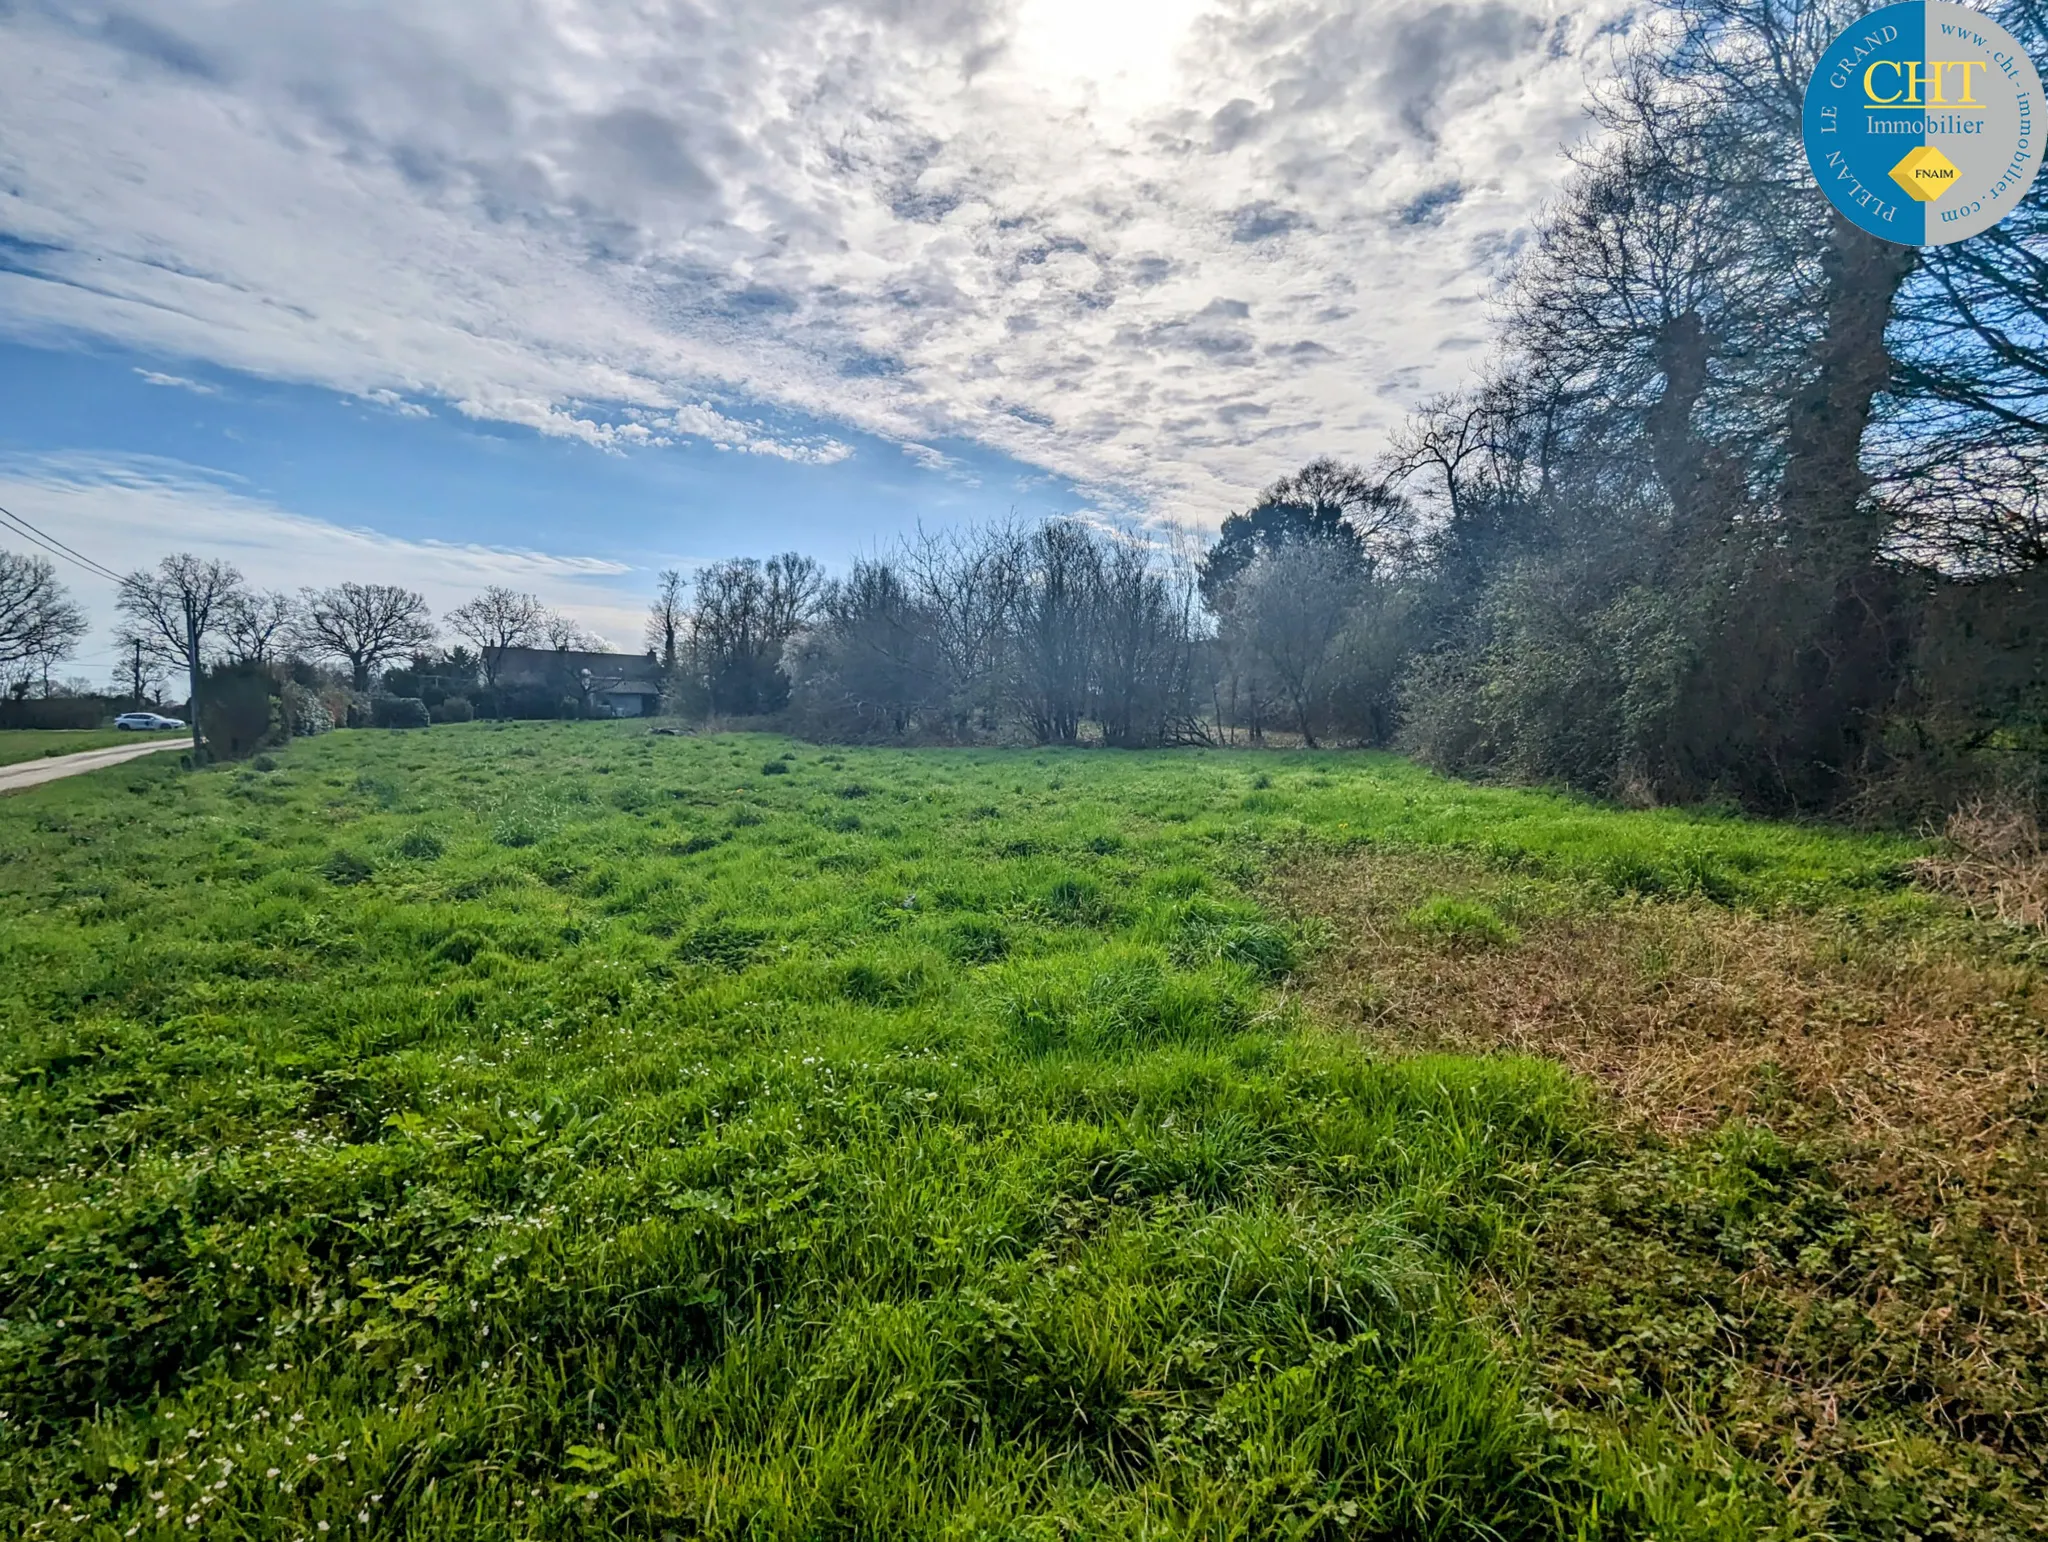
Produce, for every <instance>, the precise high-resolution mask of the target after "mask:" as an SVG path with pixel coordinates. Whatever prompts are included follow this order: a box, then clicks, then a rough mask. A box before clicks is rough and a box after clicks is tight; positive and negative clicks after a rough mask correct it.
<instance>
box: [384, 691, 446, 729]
mask: <svg viewBox="0 0 2048 1542" xmlns="http://www.w3.org/2000/svg"><path fill="white" fill-rule="evenodd" d="M432 721H433V719H432V718H430V717H429V716H428V715H427V704H426V703H425V702H423V701H421V700H420V699H419V697H417V696H379V697H377V698H376V699H375V700H373V701H372V702H371V703H370V726H371V727H373V728H425V727H426V726H427V724H428V723H430V722H432Z"/></svg>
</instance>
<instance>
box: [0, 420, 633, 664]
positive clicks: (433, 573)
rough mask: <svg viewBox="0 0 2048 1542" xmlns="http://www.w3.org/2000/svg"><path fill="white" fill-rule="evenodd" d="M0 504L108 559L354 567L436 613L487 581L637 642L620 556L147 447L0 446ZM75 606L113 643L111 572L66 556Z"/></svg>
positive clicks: (309, 577)
mask: <svg viewBox="0 0 2048 1542" xmlns="http://www.w3.org/2000/svg"><path fill="white" fill-rule="evenodd" d="M0 506H5V507H8V508H13V509H33V510H34V511H35V514H34V518H35V521H36V524H37V525H38V526H39V527H40V528H41V529H43V530H46V531H48V532H50V533H51V534H52V535H55V536H56V537H58V538H59V539H60V540H62V541H63V542H64V543H65V544H66V545H69V546H71V547H74V548H75V549H77V550H78V551H80V552H82V553H84V554H85V555H86V556H88V557H91V558H93V559H94V560H95V561H98V562H101V563H104V564H106V565H107V566H109V567H111V568H113V569H114V570H115V571H116V572H121V571H126V570H128V569H130V568H134V567H143V566H148V565H150V564H151V563H153V562H154V561H155V560H156V559H157V558H158V557H161V556H164V555H166V554H168V553H170V552H172V551H191V552H197V553H199V554H200V555H202V556H207V557H218V558H222V559H224V560H226V561H229V562H232V563H233V564H234V565H235V566H236V567H237V568H239V569H241V571H242V574H243V576H244V577H246V578H247V579H248V580H249V582H250V583H251V584H253V585H255V586H256V587H258V588H262V589H287V590H297V589H300V588H308V587H310V588H323V587H325V586H327V585H329V584H334V583H340V582H343V581H346V580H354V581H356V582H360V583H398V584H403V585H405V586H406V587H407V588H409V589H416V590H418V591H419V592H420V593H422V594H424V595H425V596H426V598H427V603H428V604H429V605H431V606H432V607H433V609H434V612H435V614H436V615H440V614H443V613H445V612H446V611H448V610H449V609H450V608H452V607H453V606H456V605H459V604H461V603H462V602H463V601H464V600H466V599H468V598H470V597H471V596H472V595H474V594H475V593H476V592H477V591H478V590H480V589H482V588H484V587H485V586H486V585H488V584H503V585H505V586H506V587H508V588H512V589H518V590H522V591H525V592H529V593H532V594H536V595H538V596H539V597H540V598H541V599H542V600H543V601H544V602H546V603H547V604H548V605H550V606H553V607H554V608H556V609H558V610H563V611H566V612H568V613H569V614H570V615H573V616H574V617H575V618H576V619H577V620H578V621H580V622H582V623H583V624H584V625H585V626H586V627H588V628H590V629H591V630H592V631H595V632H597V633H598V634H599V635H601V636H603V637H605V638H607V639H609V640H610V641H611V642H612V643H613V644H614V645H615V646H618V647H622V648H625V649H627V650H637V649H638V647H639V639H640V627H641V621H642V618H643V616H644V614H645V608H644V596H643V595H642V594H641V592H640V591H642V590H644V589H646V588H647V587H648V585H647V582H646V576H645V575H644V574H639V573H636V572H635V570H634V569H633V568H632V567H630V566H628V565H627V564H625V563H622V562H616V561H613V560H611V559H609V558H603V557H592V556H579V555H576V554H574V553H562V552H538V551H526V550H520V549H515V548H510V547H499V546H484V545H465V544H457V543H452V542H444V541H417V540H405V539H401V538H399V537H397V536H393V535H389V534H386V533H384V532H382V531H378V530H370V529H358V528H349V527H346V526H342V525H336V524H332V523H330V522H328V521H326V520H320V519H312V518H309V517H307V516H306V515H303V514H295V513H292V512H291V511H289V510H287V509H282V508H279V507H278V506H277V505H275V504H273V503H270V502H268V501H267V500H264V499H262V498H258V497H255V496H253V495H251V494H250V493H248V492H247V491H245V490H244V489H243V488H242V487H241V486H240V485H238V483H237V482H236V480H235V479H234V478H231V477H225V476H221V475H219V474H217V473H213V472H209V471H205V470H202V469H200V468H198V467H194V466H188V465H185V464H183V463H181V462H177V461H166V460H158V459H154V458H149V457H134V456H123V457H108V456H96V455H95V456H86V455H60V456H25V455H7V456H0ZM64 568H65V571H64V572H63V575H62V576H63V579H64V581H65V583H66V584H67V585H69V586H70V588H71V590H72V591H73V593H74V594H75V595H76V596H77V598H78V600H79V602H80V603H81V604H83V605H84V606H85V608H86V613H87V616H88V618H89V619H90V621H91V622H92V624H93V627H94V635H93V637H92V639H91V640H90V641H88V642H87V643H86V644H85V653H86V655H87V656H88V657H89V658H90V659H92V660H95V661H100V660H101V659H102V656H103V655H106V654H107V653H108V650H110V649H111V647H112V640H111V639H112V635H113V632H114V626H115V619H116V618H115V613H114V586H113V585H112V584H111V583H110V582H108V581H106V580H105V579H102V578H99V577H97V576H95V575H94V574H92V573H90V572H89V571H87V570H84V569H82V568H79V567H77V566H75V565H71V564H65V565H64Z"/></svg>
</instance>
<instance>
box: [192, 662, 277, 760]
mask: <svg viewBox="0 0 2048 1542" xmlns="http://www.w3.org/2000/svg"><path fill="white" fill-rule="evenodd" d="M275 689H276V682H275V681H274V680H272V679H271V678H270V676H269V675H268V674H266V673H264V672H263V671H262V670H261V669H258V668H255V667H253V666H240V665H238V666H235V667H233V668H229V669H220V670H215V671H213V672H212V673H211V674H209V675H208V676H207V679H206V684H205V685H204V687H203V688H202V690H201V694H200V698H199V732H200V736H201V737H202V738H203V739H204V740H205V742H206V749H207V753H208V754H209V755H211V756H212V757H213V758H215V759H217V760H243V759H246V758H247V757H249V756H251V755H253V754H255V753H256V752H257V751H258V750H260V749H262V748H263V746H264V745H266V744H271V743H274V742H276V741H277V740H278V739H280V738H282V737H283V736H284V723H283V716H282V713H281V711H280V710H278V709H277V708H275V707H274V706H273V702H274V700H275V698H274V697H273V695H272V692H273V691H274V690H275Z"/></svg>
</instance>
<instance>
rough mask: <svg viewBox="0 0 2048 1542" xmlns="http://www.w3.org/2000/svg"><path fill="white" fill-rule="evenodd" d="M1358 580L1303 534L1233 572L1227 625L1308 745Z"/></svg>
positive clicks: (1312, 740) (1313, 739)
mask: <svg viewBox="0 0 2048 1542" xmlns="http://www.w3.org/2000/svg"><path fill="white" fill-rule="evenodd" d="M1359 582H1360V579H1359V575H1358V574H1357V573H1356V571H1355V570H1353V569H1352V568H1350V567H1349V565H1347V564H1345V563H1344V562H1342V561H1341V560H1339V559H1338V558H1337V557H1336V556H1334V555H1333V554H1332V553H1331V552H1330V551H1329V550H1328V549H1327V548H1325V547H1321V546H1318V545H1315V544H1313V543H1309V542H1292V543H1289V544H1288V545H1285V546H1282V547H1279V548H1278V549H1276V550H1274V551H1270V552H1264V553H1261V554H1260V555H1259V556H1258V557H1257V558H1256V559H1255V560H1254V561H1253V563H1252V565H1251V566H1250V567H1249V568H1247V569H1246V570H1245V571H1244V573H1243V574H1242V575H1241V576H1240V577H1239V578H1238V580H1237V584H1236V599H1235V602H1234V604H1233V606H1232V610H1231V623H1232V626H1233V628H1234V629H1236V630H1237V631H1238V632H1239V633H1240V635H1241V636H1242V638H1243V642H1244V645H1245V647H1246V649H1247V651H1249V652H1250V653H1251V654H1252V655H1254V656H1255V657H1256V658H1257V659H1258V660H1259V662H1260V663H1261V664H1262V665H1263V666H1264V668H1265V670H1266V672H1267V673H1268V674H1269V675H1270V677H1271V679H1272V681H1273V683H1274V686H1275V689H1276V692H1277V694H1279V695H1280V696H1281V697H1282V698H1283V699H1284V700H1285V701H1286V703H1287V705H1288V707H1289V708H1290V709H1291V710H1292V712H1293V715H1294V722H1295V727H1296V729H1297V731H1298V732H1299V733H1300V734H1301V737H1302V742H1303V743H1304V744H1306V745H1308V746H1309V747H1310V748H1314V747H1315V745H1316V726H1317V722H1318V720H1319V719H1320V717H1321V716H1322V713H1323V708H1324V702H1325V693H1326V690H1327V688H1328V685H1329V683H1330V679H1331V675H1332V673H1333V670H1334V667H1335V664H1336V644H1337V639H1338V638H1339V636H1340V635H1342V633H1343V631H1344V628H1345V625H1346V623H1347V622H1348V620H1349V619H1350V616H1351V612H1352V609H1353V606H1354V605H1355V603H1356V600H1357V595H1358V585H1359Z"/></svg>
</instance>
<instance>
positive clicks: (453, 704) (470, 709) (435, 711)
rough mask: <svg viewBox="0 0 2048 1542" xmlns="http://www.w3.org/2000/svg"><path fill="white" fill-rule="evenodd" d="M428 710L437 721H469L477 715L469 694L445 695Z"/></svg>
mask: <svg viewBox="0 0 2048 1542" xmlns="http://www.w3.org/2000/svg"><path fill="white" fill-rule="evenodd" d="M428 711H429V713H430V714H431V715H432V717H433V719H434V721H435V722H437V723H467V722H469V721H471V720H472V719H474V718H475V717H476V708H475V707H474V706H472V705H471V704H470V700H469V698H468V697H467V696H449V697H445V698H443V700H442V701H441V703H440V704H439V705H438V706H435V707H431V708H429V709H428Z"/></svg>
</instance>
